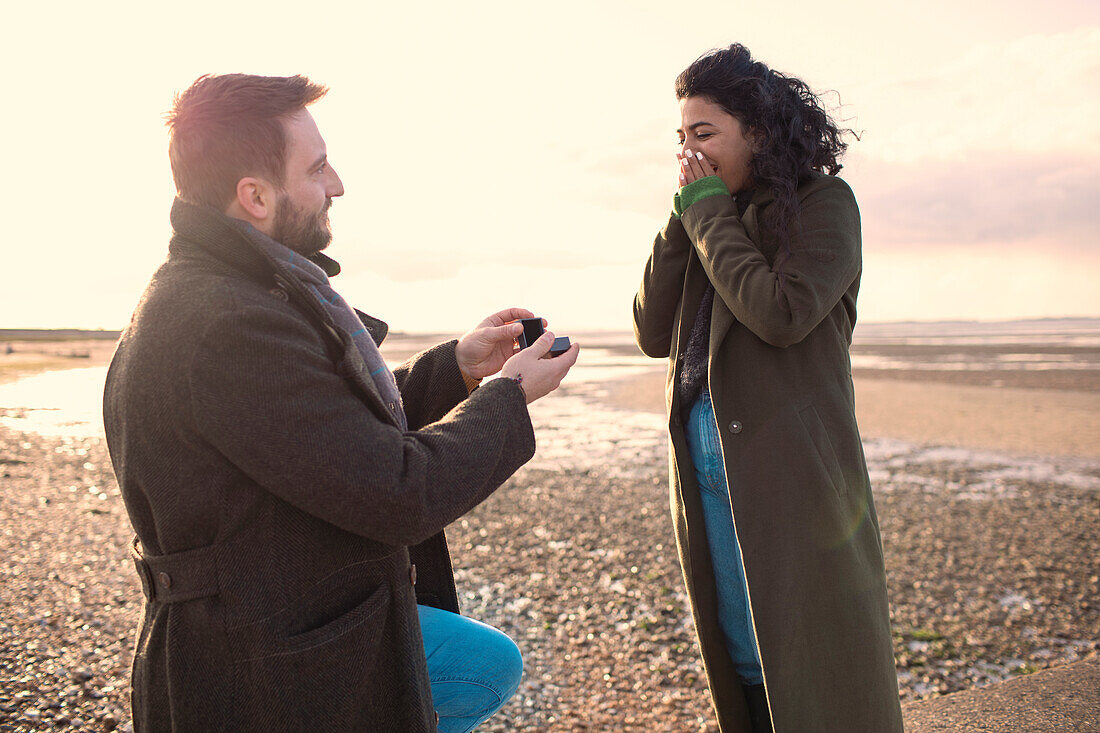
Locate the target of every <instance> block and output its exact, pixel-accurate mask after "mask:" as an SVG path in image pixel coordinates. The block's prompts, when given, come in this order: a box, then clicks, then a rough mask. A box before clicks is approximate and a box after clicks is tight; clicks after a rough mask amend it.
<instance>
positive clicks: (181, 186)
mask: <svg viewBox="0 0 1100 733" xmlns="http://www.w3.org/2000/svg"><path fill="white" fill-rule="evenodd" d="M327 91H328V89H327V88H326V87H324V86H321V85H320V84H314V83H313V82H311V81H310V80H309V79H307V78H306V77H304V76H255V75H252V74H223V75H220V76H214V75H210V74H208V75H206V76H200V77H199V78H198V79H196V80H195V83H194V84H192V85H191V86H190V87H188V88H187V90H186V91H184V92H183V93H182V94H177V95H176V97H175V101H174V104H173V105H172V109H171V111H169V112H168V114H167V115H166V118H167V121H168V128H169V130H170V133H169V140H168V158H169V160H170V161H171V163H172V178H173V179H174V180H175V183H176V191H177V193H178V194H179V197H180V198H182V199H183V200H184V201H187V202H188V203H192V204H205V205H207V206H213V207H214V208H216V209H218V210H220V211H224V210H225V208H226V207H227V206H229V204H230V203H231V202H232V201H233V199H234V198H235V197H236V195H237V182H238V181H240V180H241V179H242V178H245V177H247V176H256V177H262V178H266V179H267V180H269V181H271V182H272V183H273V184H274V185H276V186H282V184H283V182H284V180H285V172H286V133H285V131H284V127H283V120H284V118H285V117H287V116H288V115H290V114H293V113H294V112H297V111H298V110H300V109H305V107H306V106H307V105H310V104H312V103H314V102H316V101H317V100H318V99H320V98H321V97H323V96H324V95H325V93H326V92H327Z"/></svg>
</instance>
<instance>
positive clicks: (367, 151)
mask: <svg viewBox="0 0 1100 733" xmlns="http://www.w3.org/2000/svg"><path fill="white" fill-rule="evenodd" d="M735 41H737V42H741V43H744V44H745V45H747V46H748V47H749V49H750V50H751V51H752V52H753V54H754V55H755V56H756V57H757V58H759V59H760V60H762V61H764V62H765V63H767V64H769V65H770V66H772V68H775V69H778V70H781V71H784V72H787V73H790V74H793V75H795V76H799V77H801V78H803V79H804V80H805V81H806V82H807V83H809V84H810V86H811V87H813V88H814V89H815V90H818V91H825V90H837V91H838V92H839V93H840V96H841V99H842V100H843V106H842V107H839V108H838V109H837V110H836V112H837V115H838V117H839V118H841V119H843V120H844V121H845V123H846V124H847V125H848V126H850V127H852V128H854V129H856V130H859V131H861V132H862V135H861V136H862V140H860V141H854V140H853V141H851V147H850V148H849V153H848V155H847V157H846V158H845V163H846V167H845V169H844V171H842V173H841V176H842V177H844V178H845V179H846V180H847V181H848V182H849V183H850V184H851V185H852V188H853V190H854V191H855V193H856V197H857V199H858V201H859V203H860V208H861V211H862V215H863V225H864V230H863V247H864V249H863V253H864V274H863V285H862V291H861V295H860V318H861V320H865V321H892V320H933V319H982V320H992V319H1004V318H1030V317H1047V316H1072V315H1082V316H1100V123H1098V120H1100V3H1098V2H1095V0H1048V1H1047V2H1043V3H1035V2H1026V3H1025V2H1020V1H1019V0H1009V1H1007V2H994V1H988V2H987V1H985V0H981V1H978V2H967V1H966V0H955V1H953V2H944V1H941V0H932V1H930V2H922V3H887V2H881V1H879V0H876V1H867V2H862V1H854V0H853V1H849V2H845V1H840V2H831V3H810V2H805V1H803V0H798V1H794V2H784V3H760V2H753V3H742V2H730V1H729V0H725V1H723V2H709V1H705V2H696V3H690V4H687V3H681V4H677V3H670V2H661V3H657V2H593V1H590V2H574V1H573V0H566V1H564V2H553V3H538V4H536V3H525V2H508V3H504V2H492V3H477V2H471V3H464V4H462V3H455V2H440V1H436V0H425V1H423V2H419V3H415V4H404V3H385V4H381V3H379V4H377V6H376V5H375V4H374V3H366V2H355V3H341V2H329V3H314V4H307V3H301V4H292V3H281V2H276V3H263V4H259V5H248V6H241V8H238V7H237V6H235V5H228V4H227V5H225V6H223V4H222V3H210V2H190V3H184V4H178V3H174V4H155V3H148V2H141V3H99V4H95V3H85V2H80V3H76V2H62V3H21V4H20V6H17V7H14V8H9V9H7V10H6V18H5V28H4V32H3V36H2V38H0V61H2V62H3V64H4V68H6V69H7V70H8V74H9V87H8V92H7V94H6V95H5V96H6V99H7V101H6V102H5V103H4V107H3V114H2V115H0V134H2V138H3V139H4V140H5V141H6V143H7V147H6V150H5V151H4V162H5V165H4V169H5V173H6V175H5V176H4V177H3V180H2V182H0V213H2V215H3V223H4V230H5V232H4V234H5V236H4V244H3V248H4V255H3V260H2V262H3V279H2V281H0V328H2V327H12V328H16V327H43V328H59V327H85V328H97V327H102V328H121V327H123V326H125V324H126V322H127V321H128V320H129V316H130V312H131V311H132V309H133V306H134V304H135V303H136V301H137V298H138V297H139V295H140V293H141V291H142V289H143V288H144V287H145V285H146V283H147V281H148V279H149V276H150V275H151V274H152V272H153V270H154V269H155V268H156V266H157V265H158V264H159V263H160V262H161V261H162V260H163V259H164V256H165V254H166V248H167V240H168V236H169V225H168V211H169V208H170V206H171V202H172V197H173V194H174V188H173V186H172V182H171V175H170V171H169V167H168V158H167V152H166V151H167V130H166V128H165V127H164V125H163V117H162V115H163V113H164V112H165V111H166V110H167V109H168V108H169V106H170V105H171V102H172V96H173V94H175V93H176V92H178V91H181V90H182V89H184V88H186V87H187V86H188V85H189V84H190V83H191V82H192V81H193V80H194V79H195V78H196V77H198V76H200V75H201V74H204V73H211V72H213V73H228V72H247V73H258V74H276V75H288V74H296V73H301V74H305V75H307V76H309V77H311V78H312V79H313V80H315V81H318V82H321V83H324V84H326V85H328V86H329V87H330V88H331V91H330V93H329V95H328V96H327V97H326V98H325V99H323V100H322V101H321V102H319V103H318V104H317V105H315V106H314V107H312V108H311V111H312V112H313V114H314V116H315V117H316V118H317V121H318V124H319V125H320V129H321V132H322V134H323V135H324V136H325V138H326V141H327V143H328V151H329V159H330V161H331V162H332V164H333V165H334V166H335V168H336V170H337V172H338V173H339V174H340V176H341V178H342V179H343V181H344V185H345V189H346V193H345V195H344V196H343V197H342V198H340V199H337V200H336V202H335V204H334V206H333V208H332V212H331V219H332V222H333V227H334V230H335V238H334V241H333V244H332V245H331V246H330V248H329V249H328V253H329V254H331V255H332V256H333V257H335V258H336V259H338V260H339V261H340V262H341V263H342V265H343V267H344V272H343V274H341V275H340V276H339V277H337V278H335V279H334V281H333V285H334V287H336V288H337V290H339V291H340V292H341V293H342V294H343V295H344V296H345V297H346V298H347V299H348V300H349V301H351V302H352V303H353V304H355V305H356V306H357V307H359V308H361V309H362V310H365V311H367V312H369V313H372V314H374V315H376V316H378V317H380V318H383V319H384V320H386V321H388V322H389V323H390V325H391V327H392V328H393V329H395V330H400V331H439V332H459V331H462V330H465V329H467V328H469V327H471V326H472V325H474V323H476V322H477V321H478V320H480V318H481V317H483V316H484V315H487V314H488V313H490V312H493V311H495V310H498V309H500V308H504V307H507V306H511V305H521V306H525V307H528V308H531V309H532V310H534V311H536V312H537V313H539V314H540V315H543V316H545V317H546V318H547V319H548V320H549V321H550V322H551V328H554V329H555V330H557V331H558V332H559V333H569V332H575V331H582V330H592V329H615V330H629V329H630V313H631V307H630V306H631V300H632V298H633V294H634V291H635V289H636V287H637V284H638V281H639V278H640V276H641V271H642V267H643V264H644V262H645V259H646V257H647V255H648V252H649V249H650V246H651V244H652V240H653V236H654V234H655V233H656V231H657V230H658V229H659V228H660V227H661V226H662V225H663V224H664V222H665V221H666V219H667V216H668V211H669V206H670V203H671V197H672V194H673V192H674V190H675V185H674V181H675V176H676V171H677V168H676V161H675V157H674V153H675V151H676V135H675V129H676V127H677V123H678V108H677V104H676V100H675V98H674V95H673V90H672V83H673V80H674V79H675V77H676V75H677V74H678V73H679V72H680V71H681V70H682V69H683V68H684V67H685V66H687V65H688V64H689V63H690V62H691V61H692V60H693V59H694V58H696V57H697V56H698V55H700V54H701V53H703V52H704V51H706V50H708V49H710V48H714V47H718V46H725V45H728V44H729V43H731V42H735ZM828 99H829V100H830V103H831V104H834V105H835V104H836V101H837V97H836V96H835V95H833V96H830V97H829V98H828Z"/></svg>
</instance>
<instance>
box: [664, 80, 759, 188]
mask: <svg viewBox="0 0 1100 733" xmlns="http://www.w3.org/2000/svg"><path fill="white" fill-rule="evenodd" d="M747 132H748V131H747V130H746V129H745V126H744V125H742V124H741V121H740V120H739V119H737V118H736V117H734V116H733V115H731V114H730V113H729V112H727V111H726V110H724V109H722V107H721V106H720V105H718V104H716V103H715V102H712V101H710V100H709V99H707V98H706V97H684V98H683V99H681V100H680V129H679V130H677V131H676V133H677V134H678V135H679V136H680V145H681V148H682V150H683V151H687V150H690V151H691V152H692V154H694V153H697V152H698V153H702V154H703V158H705V159H706V161H707V162H708V163H710V165H711V167H712V168H714V172H715V173H716V174H717V175H718V177H719V178H721V179H722V182H723V183H725V184H726V187H727V188H728V189H729V190H730V193H739V192H741V191H744V190H745V189H746V188H748V187H749V186H750V185H752V168H751V167H750V166H751V164H752V140H750V139H749V137H747V136H746V133H747Z"/></svg>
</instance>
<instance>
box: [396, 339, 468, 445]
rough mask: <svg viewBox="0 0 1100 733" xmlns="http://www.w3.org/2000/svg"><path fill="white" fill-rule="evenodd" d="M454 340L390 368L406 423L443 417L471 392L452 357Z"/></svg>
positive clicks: (414, 424) (423, 422)
mask: <svg viewBox="0 0 1100 733" xmlns="http://www.w3.org/2000/svg"><path fill="white" fill-rule="evenodd" d="M457 344H458V341H457V340H453V341H447V342H446V343H442V344H439V345H438V346H433V347H432V348H430V349H427V350H426V351H421V352H420V353H418V354H416V355H414V356H413V357H412V358H410V359H409V360H408V361H406V362H405V363H404V364H402V365H401V366H399V367H397V368H396V369H394V370H393V378H394V379H395V380H396V381H397V388H398V389H399V390H400V391H401V402H402V403H403V404H404V407H405V417H406V418H407V419H408V421H409V427H410V428H413V429H416V428H420V427H423V426H425V425H427V424H428V423H433V422H435V421H437V420H440V419H442V418H443V416H444V415H446V414H447V413H448V412H449V411H450V410H451V409H452V408H453V407H454V406H455V405H457V404H458V403H459V402H462V400H464V399H466V397H467V396H468V395H469V394H470V393H469V390H467V389H466V382H465V380H463V378H462V372H461V371H459V368H458V362H457V361H456V360H455V345H457Z"/></svg>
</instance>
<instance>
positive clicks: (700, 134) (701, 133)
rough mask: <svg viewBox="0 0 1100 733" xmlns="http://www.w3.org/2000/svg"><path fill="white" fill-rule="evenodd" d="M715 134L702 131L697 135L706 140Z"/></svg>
mask: <svg viewBox="0 0 1100 733" xmlns="http://www.w3.org/2000/svg"><path fill="white" fill-rule="evenodd" d="M713 134H714V133H713V132H700V133H699V134H698V135H696V136H695V137H697V138H699V139H700V140H706V139H707V138H708V137H710V136H711V135H713Z"/></svg>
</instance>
